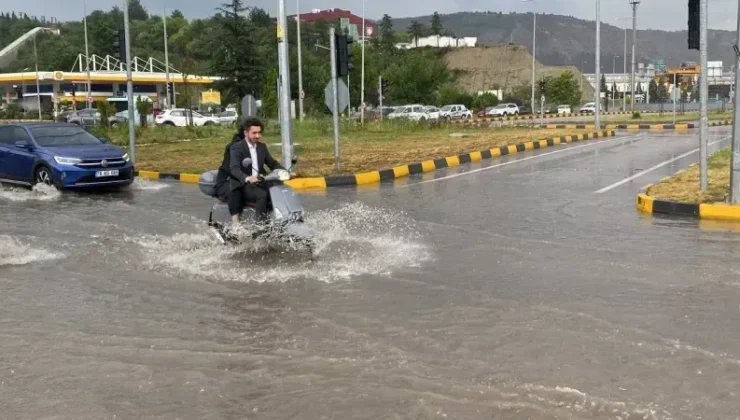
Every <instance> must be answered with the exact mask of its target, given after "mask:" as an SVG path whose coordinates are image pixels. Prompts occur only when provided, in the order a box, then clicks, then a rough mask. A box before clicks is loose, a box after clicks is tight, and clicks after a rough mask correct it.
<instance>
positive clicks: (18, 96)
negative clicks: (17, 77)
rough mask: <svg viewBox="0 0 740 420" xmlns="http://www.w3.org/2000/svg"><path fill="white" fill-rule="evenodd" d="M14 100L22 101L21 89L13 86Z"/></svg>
mask: <svg viewBox="0 0 740 420" xmlns="http://www.w3.org/2000/svg"><path fill="white" fill-rule="evenodd" d="M15 98H16V99H23V88H22V87H21V86H17V85H16V86H15Z"/></svg>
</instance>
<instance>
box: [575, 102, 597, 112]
mask: <svg viewBox="0 0 740 420" xmlns="http://www.w3.org/2000/svg"><path fill="white" fill-rule="evenodd" d="M579 112H581V113H582V114H593V113H594V112H596V102H589V103H587V104H586V105H583V106H582V107H581V109H580V110H579Z"/></svg>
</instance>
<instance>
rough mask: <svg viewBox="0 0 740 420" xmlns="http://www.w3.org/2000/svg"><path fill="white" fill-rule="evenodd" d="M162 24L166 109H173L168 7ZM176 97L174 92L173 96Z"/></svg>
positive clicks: (165, 9)
mask: <svg viewBox="0 0 740 420" xmlns="http://www.w3.org/2000/svg"><path fill="white" fill-rule="evenodd" d="M162 24H163V25H164V67H165V69H164V81H165V96H166V99H165V103H166V105H167V107H166V109H170V108H172V104H171V103H170V54H169V51H168V44H169V41H168V40H167V5H166V4H165V6H164V14H163V15H162ZM172 96H173V97H174V96H175V95H174V92H173V94H172Z"/></svg>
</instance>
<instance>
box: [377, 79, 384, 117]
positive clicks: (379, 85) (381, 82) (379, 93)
mask: <svg viewBox="0 0 740 420" xmlns="http://www.w3.org/2000/svg"><path fill="white" fill-rule="evenodd" d="M378 98H380V121H383V76H378Z"/></svg>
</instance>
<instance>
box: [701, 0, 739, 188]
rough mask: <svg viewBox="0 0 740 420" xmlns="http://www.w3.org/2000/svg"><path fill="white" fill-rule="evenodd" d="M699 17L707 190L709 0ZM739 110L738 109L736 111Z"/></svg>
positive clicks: (703, 172) (703, 184)
mask: <svg viewBox="0 0 740 420" xmlns="http://www.w3.org/2000/svg"><path fill="white" fill-rule="evenodd" d="M699 19H700V21H701V25H700V29H699V32H700V35H699V37H700V38H699V48H700V50H701V59H700V61H701V63H700V65H701V74H700V76H699V78H700V80H701V82H700V83H701V86H700V89H699V90H700V92H699V95H700V96H701V98H700V101H701V120H700V122H699V126H700V130H699V154H700V159H701V168H700V169H701V173H700V184H701V185H700V186H701V190H702V191H706V190H707V184H708V179H707V178H708V177H707V172H708V171H707V137H708V136H709V127H708V121H707V102H708V99H709V98H707V96H709V86H707V84H708V83H709V78H708V77H707V76H708V75H709V74H708V73H709V69H708V68H707V32H708V31H707V26H708V25H709V16H708V7H707V0H701V10H700V12H699ZM735 108H737V104H735ZM735 112H737V111H735Z"/></svg>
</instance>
